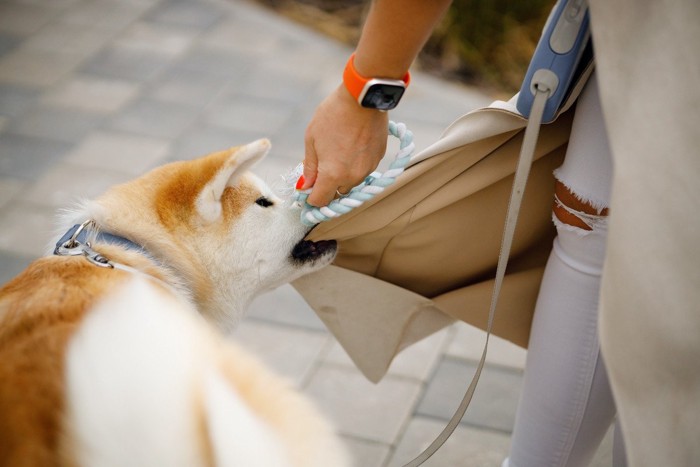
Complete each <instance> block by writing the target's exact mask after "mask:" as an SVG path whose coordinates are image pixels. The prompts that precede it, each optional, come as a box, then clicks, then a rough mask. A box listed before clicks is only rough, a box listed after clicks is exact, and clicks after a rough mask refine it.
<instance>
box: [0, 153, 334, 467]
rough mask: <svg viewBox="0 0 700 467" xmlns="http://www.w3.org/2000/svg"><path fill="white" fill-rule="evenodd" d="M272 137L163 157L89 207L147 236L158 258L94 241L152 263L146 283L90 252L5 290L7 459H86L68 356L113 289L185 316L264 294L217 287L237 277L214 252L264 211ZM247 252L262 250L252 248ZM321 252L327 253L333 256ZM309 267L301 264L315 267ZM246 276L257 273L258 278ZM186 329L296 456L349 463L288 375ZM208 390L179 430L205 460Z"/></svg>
mask: <svg viewBox="0 0 700 467" xmlns="http://www.w3.org/2000/svg"><path fill="white" fill-rule="evenodd" d="M268 147H269V143H267V142H265V141H262V142H256V143H253V144H251V145H248V146H243V147H240V148H234V149H232V150H228V151H223V152H220V153H215V154H212V155H210V156H207V157H205V158H202V159H198V160H194V161H188V162H181V163H175V164H170V165H167V166H163V167H161V168H158V169H156V170H154V171H152V172H151V173H149V174H147V175H146V176H144V177H142V178H140V179H138V180H135V181H133V182H130V183H128V184H125V185H122V186H118V187H115V188H113V189H112V190H110V191H109V192H108V193H106V194H105V195H104V196H103V197H102V198H100V199H98V200H97V202H96V203H95V204H92V205H90V208H89V209H88V210H87V211H86V212H87V213H89V215H90V216H91V217H92V218H94V219H95V220H96V222H97V224H98V225H100V226H101V227H102V228H103V229H107V230H108V231H109V232H110V233H113V234H115V235H121V236H124V237H127V238H129V239H130V240H132V241H133V242H136V243H138V244H140V245H142V246H144V247H145V249H146V250H147V251H148V253H149V255H151V256H152V257H153V258H155V261H154V260H152V259H151V258H149V257H147V256H144V255H143V254H141V253H139V252H135V251H133V250H127V249H125V248H123V247H120V246H115V245H104V244H99V243H98V244H95V245H93V248H94V249H95V250H97V251H99V252H100V253H101V254H103V255H105V256H106V257H107V258H109V259H110V260H111V261H113V262H116V263H120V264H124V265H127V266H129V267H131V268H133V269H136V270H138V271H141V272H142V273H144V274H143V277H137V278H136V280H137V281H141V283H142V284H141V288H140V289H139V288H138V287H137V288H136V289H134V288H131V289H129V283H131V282H133V281H134V280H135V279H134V276H135V274H132V273H130V272H126V271H122V270H117V269H107V268H100V267H97V266H95V265H93V264H91V263H90V262H88V261H87V260H86V259H85V258H84V257H59V256H48V257H44V258H41V259H39V260H37V261H35V262H34V263H32V264H31V265H30V266H29V267H28V268H27V269H26V270H25V271H24V272H22V273H21V274H20V275H19V276H17V277H16V278H15V279H14V280H12V281H11V282H9V283H7V284H6V285H5V286H4V287H3V288H2V289H0V414H1V415H0V465H3V466H19V467H23V466H51V465H56V466H78V465H81V466H82V465H83V464H81V462H82V461H81V459H85V458H86V457H85V455H84V453H83V452H81V449H83V447H82V446H83V444H84V440H81V438H80V437H81V436H84V434H83V435H81V434H80V433H78V432H79V431H80V430H79V427H78V425H79V424H80V422H79V420H78V419H77V418H75V417H74V413H77V412H76V411H75V410H74V409H75V404H80V400H71V398H70V394H69V393H70V392H71V391H70V390H69V389H70V388H67V385H68V383H67V377H66V371H67V369H66V366H67V363H66V362H67V358H68V357H67V354H68V353H69V348H71V346H72V345H73V346H75V345H78V344H79V341H80V338H81V337H80V335H81V332H83V331H82V330H81V329H82V328H84V327H85V325H84V324H83V323H84V322H86V321H89V319H90V318H89V316H90V314H91V313H92V312H93V310H95V308H96V307H97V308H98V309H99V308H100V307H101V306H102V307H104V306H105V305H103V303H104V302H105V300H106V301H107V302H109V297H110V294H115V293H117V294H119V293H125V292H124V290H131V291H132V292H129V293H134V292H133V290H145V291H146V292H145V294H146V295H148V296H150V297H151V300H152V301H153V300H155V301H156V303H163V304H165V305H164V306H165V307H166V308H168V309H172V310H173V313H174V314H173V316H175V313H179V314H178V315H177V316H179V317H178V318H177V319H182V320H188V319H193V318H192V317H191V316H190V315H188V311H187V310H188V309H189V307H190V306H191V305H194V306H195V307H196V309H197V310H198V311H199V312H200V313H201V314H202V315H204V316H205V317H207V318H208V319H209V320H210V321H213V322H215V323H218V324H221V325H223V326H224V327H226V326H227V323H226V321H227V320H228V317H227V316H226V315H225V313H228V311H227V310H224V308H226V306H228V305H229V304H228V303H227V302H228V301H229V300H230V301H232V302H233V303H230V306H231V307H232V308H233V309H234V312H235V313H237V314H240V312H241V309H242V308H243V307H245V305H246V304H247V303H248V302H249V301H250V300H251V299H252V297H253V296H254V295H255V293H257V292H259V290H253V291H250V293H248V291H247V290H246V293H245V294H243V295H246V296H244V297H240V298H239V297H234V298H231V295H232V294H234V292H235V291H236V290H240V289H236V287H235V286H234V285H232V286H231V290H230V291H228V292H221V290H220V289H221V288H222V281H228V280H229V279H230V280H231V281H234V282H235V281H236V280H237V278H236V277H232V278H228V277H226V271H222V270H219V269H217V268H220V267H221V264H222V260H221V259H219V258H218V256H217V255H218V254H220V253H221V251H222V250H221V249H222V248H226V244H225V243H226V242H228V241H230V237H231V235H232V234H231V232H237V231H238V230H236V229H242V228H243V227H240V226H238V223H240V222H243V221H239V219H248V218H249V217H250V216H252V218H255V219H257V217H255V216H258V217H259V216H262V215H268V214H267V213H266V212H264V213H258V212H257V211H255V212H254V213H253V214H250V212H252V211H250V210H251V209H253V208H251V206H255V200H256V199H258V198H259V197H260V196H272V195H270V194H269V193H261V189H260V182H259V181H256V180H255V179H253V178H250V177H251V176H250V175H248V174H245V173H244V172H245V170H246V169H247V168H248V167H249V166H250V164H251V163H253V162H254V161H255V160H257V159H259V158H260V157H262V156H263V155H264V153H266V152H267V149H268ZM275 202H278V203H279V202H280V200H278V199H276V200H275ZM255 209H258V208H255ZM280 209H281V208H280ZM85 214H86V213H85V212H83V213H79V214H78V216H84V215H85ZM270 215H271V214H270ZM275 215H277V214H275ZM284 215H287V214H284ZM246 216H249V217H246ZM72 222H74V221H71V224H70V225H72ZM246 222H248V221H246ZM255 222H258V221H255ZM64 227H65V226H64ZM244 227H245V226H244ZM300 232H301V231H300ZM253 235H255V233H253ZM290 235H291V236H293V235H297V236H298V237H299V238H298V240H300V239H301V237H303V234H298V233H297V234H290ZM217 242H218V243H219V244H217ZM285 248H286V247H285ZM250 254H251V255H253V256H251V257H255V258H256V256H254V254H255V252H252V253H250ZM223 256H224V260H225V259H226V255H225V254H224V255H223ZM261 261H262V260H261ZM324 261H325V262H324V264H327V263H328V262H329V260H328V258H326V259H325V260H324ZM223 262H225V261H223ZM241 267H242V266H241ZM258 267H262V266H258ZM313 267H315V268H317V267H318V265H315V266H313ZM304 268H306V269H303V268H302V269H303V270H301V273H303V272H306V271H310V270H312V269H313V268H312V267H311V266H308V267H307V266H304ZM258 274H260V273H259V271H258ZM272 275H273V276H274V274H272ZM136 276H141V274H136ZM253 276H254V274H253ZM287 279H289V280H291V279H293V277H289V278H287ZM246 280H248V281H249V282H250V283H253V282H254V280H255V278H254V277H253V278H248V279H246ZM275 281H278V279H277V278H276V277H272V278H271V279H270V280H269V281H268V282H270V283H261V284H257V283H256V285H255V286H254V287H258V288H261V289H264V288H269V287H270V286H276V285H278V284H276V283H273V282H275ZM263 282H265V280H264V279H263ZM244 288H245V286H244ZM120 291H121V292H120ZM174 291H177V292H174ZM149 294H150V295H149ZM106 297H107V298H106ZM154 297H155V298H154ZM222 302H223V303H222ZM137 304H138V303H137ZM183 310H184V311H183ZM222 310H223V311H222ZM112 311H113V310H112ZM118 311H119V310H117V312H118ZM98 313H100V312H98ZM105 316H107V315H105ZM236 318H237V316H236V317H232V318H231V320H232V321H235V319H236ZM184 322H186V323H189V321H184ZM186 328H187V329H190V328H192V329H193V331H192V333H194V334H196V335H197V336H198V337H197V339H196V340H195V341H196V342H198V343H199V344H197V349H196V352H195V353H196V354H197V355H199V356H203V357H201V358H203V359H204V360H203V361H206V362H207V365H211V366H212V368H214V369H215V370H216V371H217V372H218V373H220V374H221V375H222V377H223V379H224V380H225V381H227V382H228V383H227V384H228V385H229V386H230V388H231V390H232V391H235V394H236V397H238V398H239V399H240V400H242V401H245V402H244V403H245V405H246V407H247V409H246V410H250V411H251V412H252V413H253V414H255V417H256V418H257V419H259V420H260V421H261V423H263V424H264V425H265V426H267V427H270V428H271V430H272V431H273V432H274V433H275V439H276V440H277V441H278V444H280V445H281V446H283V448H282V451H283V452H285V453H286V454H285V456H286V457H285V459H286V460H287V461H288V462H289V464H288V465H290V466H305V467H306V466H311V465H319V466H321V465H329V466H334V465H338V466H340V465H345V462H346V461H345V457H344V455H343V452H342V448H341V447H340V445H339V443H338V442H337V440H336V439H335V437H334V435H332V433H331V431H330V430H329V428H328V427H327V426H326V424H325V422H324V421H323V420H322V419H321V417H319V416H318V415H317V414H316V412H315V410H314V409H313V408H312V407H311V406H310V405H309V404H308V403H307V402H306V401H305V400H303V398H301V397H300V396H299V395H298V394H296V393H295V391H293V390H291V389H290V388H289V387H288V386H287V385H286V383H284V382H282V381H280V380H279V379H278V378H277V377H276V376H274V375H272V374H270V373H269V372H268V371H267V370H265V369H264V368H262V366H261V365H260V364H259V363H257V361H256V360H255V359H253V358H251V357H249V356H248V355H246V354H245V353H244V352H242V351H241V350H240V349H238V348H237V347H235V346H233V345H232V344H231V343H230V342H228V341H224V340H223V339H222V338H221V337H220V336H218V335H217V334H216V333H215V332H213V331H212V330H211V329H209V328H208V327H207V326H205V325H204V324H202V323H199V322H197V321H196V320H195V321H192V323H191V324H188V325H187V326H186ZM84 332H89V331H84ZM75 336H78V337H77V338H76V337H75ZM76 339H77V342H78V344H76V343H74V341H76ZM125 345H127V343H126V342H125ZM76 348H79V347H76ZM198 358H199V357H198ZM76 368H79V367H76ZM107 371H108V369H107ZM123 377H124V378H128V375H123ZM134 384H138V382H134ZM197 384H199V383H197ZM195 386H196V385H195ZM197 387H199V386H197ZM146 390H147V388H145V389H144V391H146ZM204 397H205V396H204V395H203V393H201V391H199V390H193V395H192V400H191V401H190V403H191V404H192V406H193V408H192V410H194V413H196V414H198V415H197V416H196V417H195V418H197V421H196V422H195V425H196V426H195V427H194V428H193V430H194V431H193V433H196V435H195V436H194V439H190V440H183V443H195V444H196V447H195V448H193V449H194V450H195V452H197V453H198V463H197V465H202V466H204V465H215V464H216V462H215V459H216V455H217V454H216V453H217V452H218V451H217V449H218V450H220V449H221V446H217V445H215V441H213V438H212V433H210V432H209V431H210V430H211V429H212V428H211V424H209V423H208V421H207V417H208V415H207V414H208V412H207V409H206V408H205V407H204V405H205V404H204V402H203V398H204ZM181 408H182V407H173V408H172V409H173V410H180V409H181ZM188 410H189V409H188ZM133 422H134V424H147V423H150V422H151V421H150V420H138V419H135V420H133ZM156 425H157V423H156ZM277 441H275V442H277ZM310 459H316V460H315V461H310ZM309 462H317V463H309ZM318 462H323V464H321V463H318ZM275 467H277V466H275Z"/></svg>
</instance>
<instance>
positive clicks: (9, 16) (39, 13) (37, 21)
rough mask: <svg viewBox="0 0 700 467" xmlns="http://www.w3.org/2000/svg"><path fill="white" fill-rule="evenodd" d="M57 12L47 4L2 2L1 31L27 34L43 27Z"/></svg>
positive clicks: (0, 9) (0, 6) (0, 12)
mask: <svg viewBox="0 0 700 467" xmlns="http://www.w3.org/2000/svg"><path fill="white" fill-rule="evenodd" d="M45 3H50V2H45ZM55 14H56V13H55V11H54V10H53V9H51V8H50V7H48V6H47V5H42V4H26V3H21V2H11V1H6V2H2V3H0V32H4V33H10V34H17V35H24V36H27V35H30V34H32V33H35V32H37V31H38V30H39V29H41V27H42V26H44V25H45V24H46V23H48V22H49V21H50V20H51V19H52V18H53V17H54V16H55Z"/></svg>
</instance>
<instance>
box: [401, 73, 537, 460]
mask: <svg viewBox="0 0 700 467" xmlns="http://www.w3.org/2000/svg"><path fill="white" fill-rule="evenodd" d="M549 94H550V89H549V88H547V87H546V86H544V85H542V84H539V85H537V86H536V90H535V99H534V102H533V104H532V110H531V111H530V118H529V119H528V123H527V126H526V127H525V135H524V137H523V144H522V146H521V148H520V156H519V158H518V165H517V167H516V169H515V176H514V180H513V188H512V190H511V194H510V200H509V202H508V211H507V214H506V222H505V227H504V228H503V237H502V239H501V250H500V252H499V254H498V266H497V267H496V277H495V280H494V285H493V292H492V294H491V304H490V306H489V317H488V324H487V326H486V339H485V341H484V350H483V351H482V353H481V359H480V360H479V364H478V365H477V367H476V371H475V373H474V377H473V378H472V381H471V382H470V383H469V387H468V388H467V390H466V392H465V394H464V398H463V399H462V402H460V404H459V407H457V410H456V411H455V413H454V415H452V418H451V419H450V421H449V422H448V423H447V426H445V428H444V429H443V430H442V432H441V433H440V434H439V435H438V436H437V438H435V440H434V441H433V442H432V443H431V444H430V445H429V446H428V447H427V448H425V450H424V451H423V452H421V453H420V454H419V455H418V456H417V457H416V458H415V459H413V460H412V461H411V462H409V463H408V464H405V465H404V467H418V466H419V465H421V464H423V463H424V462H425V461H427V460H428V459H429V458H430V457H431V456H432V455H433V454H435V453H436V452H437V450H438V449H440V447H442V445H443V444H445V441H447V439H448V438H449V437H450V436H451V435H452V433H453V432H454V430H455V429H456V428H457V425H459V422H460V421H461V420H462V418H463V417H464V414H465V413H466V411H467V407H469V403H470V402H471V400H472V396H473V395H474V391H475V390H476V385H477V383H478V382H479V378H480V377H481V371H482V370H483V369H484V364H485V363H486V353H487V350H488V346H489V338H490V337H491V331H492V329H493V321H494V317H495V315H496V306H497V305H498V297H499V295H500V293H501V286H502V285H503V279H504V277H505V274H506V266H507V265H508V257H509V256H510V249H511V246H512V244H513V236H514V235H515V226H516V224H517V222H518V214H519V213H520V205H521V203H522V199H523V194H524V193H525V185H526V184H527V178H528V176H529V174H530V166H532V160H533V157H534V155H535V148H536V145H537V138H538V136H539V133H540V124H541V122H542V116H543V113H544V109H545V104H546V103H547V98H548V97H549Z"/></svg>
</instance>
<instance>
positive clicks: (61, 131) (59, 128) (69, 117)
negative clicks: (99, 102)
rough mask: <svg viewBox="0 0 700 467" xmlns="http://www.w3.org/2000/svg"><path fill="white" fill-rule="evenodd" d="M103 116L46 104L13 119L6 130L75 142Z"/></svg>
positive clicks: (96, 124) (94, 126) (98, 122)
mask: <svg viewBox="0 0 700 467" xmlns="http://www.w3.org/2000/svg"><path fill="white" fill-rule="evenodd" d="M103 120H104V118H103V117H102V116H101V115H98V114H95V113H92V112H90V113H88V112H83V111H80V110H73V109H62V108H57V107H48V106H35V107H32V108H31V109H30V110H28V111H26V112H24V113H23V114H22V115H21V116H19V117H18V118H16V119H14V120H13V121H12V122H11V123H10V125H9V126H8V128H7V130H8V131H11V132H13V133H16V134H20V135H25V136H30V137H39V138H47V139H52V140H57V141H63V142H67V143H72V142H77V141H79V140H80V139H82V138H83V137H84V136H85V135H87V134H88V133H90V132H91V131H93V130H94V129H95V128H97V127H99V126H100V125H101V124H102V122H103Z"/></svg>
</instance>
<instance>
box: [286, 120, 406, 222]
mask: <svg viewBox="0 0 700 467" xmlns="http://www.w3.org/2000/svg"><path fill="white" fill-rule="evenodd" d="M389 134H390V135H392V136H394V137H396V138H398V139H399V141H400V144H399V150H398V152H397V153H396V156H395V159H394V161H393V162H392V163H391V165H390V166H389V169H388V170H387V171H386V172H384V173H383V174H382V173H379V172H372V173H371V174H369V175H368V176H367V178H365V180H364V181H363V182H362V183H360V184H359V185H357V186H356V187H354V188H353V189H351V190H350V191H349V192H348V193H346V194H344V195H342V196H341V197H340V198H337V199H334V200H333V201H331V202H330V203H329V204H328V206H323V207H320V208H318V207H315V206H311V205H310V204H309V203H307V202H306V200H307V198H308V197H309V194H310V193H311V189H308V190H298V189H297V190H296V192H295V195H294V199H295V201H297V202H298V203H299V204H301V206H302V211H301V222H302V224H304V225H306V226H309V227H313V226H314V225H316V224H319V223H321V222H324V221H327V220H330V219H334V218H336V217H338V216H341V215H343V214H346V213H348V212H350V211H352V210H353V209H355V208H356V207H358V206H361V205H362V204H363V203H365V202H366V201H369V200H371V199H372V198H374V197H375V196H377V195H378V194H379V193H381V192H383V191H384V189H385V188H386V187H388V186H389V185H391V184H392V183H394V181H396V178H397V177H398V176H399V175H401V174H402V173H403V171H404V169H405V168H406V166H407V165H408V162H409V161H410V160H411V156H412V155H413V151H414V150H415V147H416V146H415V144H413V133H412V132H411V131H410V130H409V129H407V128H406V125H404V124H403V123H394V122H391V121H390V122H389ZM302 172H303V165H302V164H299V166H297V168H296V169H295V172H294V173H295V174H297V175H296V178H297V179H298V178H299V177H300V176H301V173H302ZM292 176H294V175H292Z"/></svg>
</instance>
